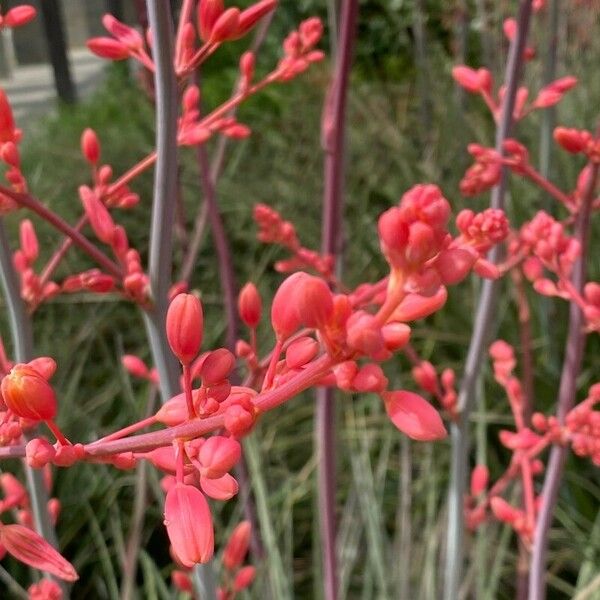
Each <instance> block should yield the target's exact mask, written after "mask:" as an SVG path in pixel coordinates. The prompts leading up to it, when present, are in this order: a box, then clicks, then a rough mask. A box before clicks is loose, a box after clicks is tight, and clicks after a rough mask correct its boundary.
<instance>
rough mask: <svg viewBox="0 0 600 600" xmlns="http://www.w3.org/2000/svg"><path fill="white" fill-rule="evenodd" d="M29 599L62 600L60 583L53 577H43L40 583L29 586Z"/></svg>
mask: <svg viewBox="0 0 600 600" xmlns="http://www.w3.org/2000/svg"><path fill="white" fill-rule="evenodd" d="M27 594H28V598H29V600H62V598H63V592H62V590H61V589H60V585H58V583H56V581H52V579H42V580H41V581H39V582H38V583H32V584H31V585H30V586H29V587H28V588H27Z"/></svg>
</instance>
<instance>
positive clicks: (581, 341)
mask: <svg viewBox="0 0 600 600" xmlns="http://www.w3.org/2000/svg"><path fill="white" fill-rule="evenodd" d="M598 169H599V165H598V164H594V165H593V167H592V171H591V173H590V175H589V179H588V182H587V184H588V187H587V190H586V193H585V196H584V198H583V202H582V205H581V208H580V212H579V214H578V216H577V222H576V228H575V238H576V239H577V240H579V242H580V245H581V246H580V247H581V251H580V255H579V257H578V259H577V261H576V263H575V265H574V267H573V274H572V280H571V281H572V284H573V287H574V288H575V289H576V290H577V292H579V294H581V293H582V291H583V286H584V284H585V279H586V273H587V256H588V246H589V236H590V216H591V211H592V202H593V199H594V193H595V190H596V184H597V179H598ZM584 323H585V321H584V315H583V311H582V310H581V308H580V307H579V306H578V305H577V303H576V302H571V304H570V306H569V328H568V333H567V342H566V348H565V357H564V362H563V368H562V373H561V378H560V386H559V391H558V406H557V417H558V420H559V422H560V423H563V422H564V420H565V417H566V415H567V413H568V412H569V410H570V409H571V408H572V407H573V404H574V402H575V396H576V392H577V377H578V376H579V373H580V371H581V362H582V358H583V349H584V345H585V339H586V333H585V331H584ZM567 451H568V447H561V446H553V447H552V451H551V453H550V460H549V463H548V469H547V472H546V479H545V480H544V487H543V489H542V505H541V507H540V511H539V514H538V520H537V527H536V529H535V535H534V541H533V549H532V557H531V570H530V574H529V598H530V599H531V600H543V599H544V598H545V595H546V591H545V590H546V581H545V572H546V551H547V547H548V535H549V533H550V526H551V523H552V517H553V515H554V507H555V506H556V500H557V497H558V488H559V485H560V480H561V478H562V473H563V469H564V465H565V460H566V457H567Z"/></svg>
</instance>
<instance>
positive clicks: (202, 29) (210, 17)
mask: <svg viewBox="0 0 600 600" xmlns="http://www.w3.org/2000/svg"><path fill="white" fill-rule="evenodd" d="M224 10H225V9H224V7H223V0H202V2H200V5H199V6H198V33H199V35H200V38H201V39H202V41H203V42H208V41H209V39H210V36H211V33H212V30H213V27H214V26H215V23H216V22H217V20H218V18H219V17H220V16H221V15H222V14H223V11H224Z"/></svg>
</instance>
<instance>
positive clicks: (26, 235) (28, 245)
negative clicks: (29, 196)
mask: <svg viewBox="0 0 600 600" xmlns="http://www.w3.org/2000/svg"><path fill="white" fill-rule="evenodd" d="M19 239H20V242H21V250H22V252H23V254H24V256H25V258H26V259H27V260H28V261H29V263H33V262H35V261H36V259H37V257H38V255H39V251H40V247H39V244H38V239H37V235H36V234H35V228H34V227H33V223H32V222H31V221H30V220H29V219H23V220H22V221H21V224H20V227H19Z"/></svg>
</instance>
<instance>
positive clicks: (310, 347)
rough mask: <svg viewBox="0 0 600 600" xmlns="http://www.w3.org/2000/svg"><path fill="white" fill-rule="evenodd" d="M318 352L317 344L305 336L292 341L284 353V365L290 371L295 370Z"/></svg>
mask: <svg viewBox="0 0 600 600" xmlns="http://www.w3.org/2000/svg"><path fill="white" fill-rule="evenodd" d="M318 352H319V343H318V342H317V341H316V340H314V339H313V338H311V337H308V336H305V337H301V338H298V339H297V340H294V341H293V342H292V343H291V344H290V345H289V346H288V348H287V350H286V351H285V364H286V365H287V366H288V368H290V369H297V368H298V367H303V366H304V365H305V364H307V363H309V362H310V361H311V360H312V359H313V358H314V357H315V356H316V355H317V354H318Z"/></svg>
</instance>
